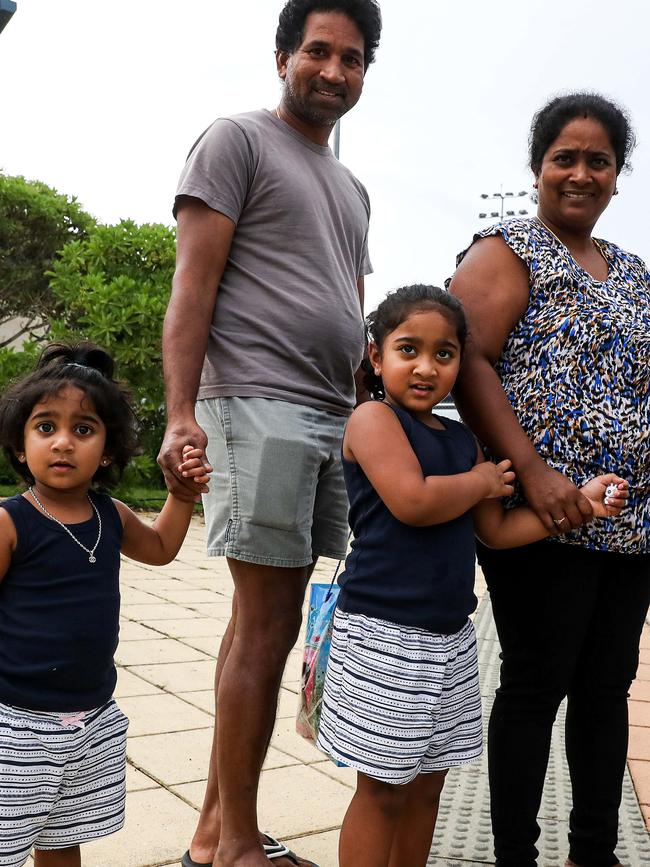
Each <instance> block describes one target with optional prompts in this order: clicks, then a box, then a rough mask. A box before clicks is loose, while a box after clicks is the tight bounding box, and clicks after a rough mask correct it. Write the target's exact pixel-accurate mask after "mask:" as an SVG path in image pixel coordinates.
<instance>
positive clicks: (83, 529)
mask: <svg viewBox="0 0 650 867" xmlns="http://www.w3.org/2000/svg"><path fill="white" fill-rule="evenodd" d="M136 444H137V440H136V421H135V417H134V414H133V410H132V408H131V404H130V399H129V395H128V392H127V391H126V390H125V388H124V387H123V386H122V385H121V384H120V383H118V382H116V381H115V380H114V379H113V362H112V360H111V358H110V357H109V356H108V355H107V354H106V353H105V352H104V351H102V350H101V349H99V348H97V347H95V346H93V345H92V344H87V343H82V344H77V345H76V346H66V345H62V344H54V345H51V346H50V347H48V348H47V349H46V350H45V351H44V352H43V354H42V356H41V358H40V360H39V362H38V365H37V367H36V369H35V370H34V371H33V372H32V373H31V374H30V375H28V376H27V377H26V378H24V379H23V380H22V381H20V382H18V383H16V384H15V385H13V386H12V387H11V388H9V390H8V391H7V392H6V393H5V394H4V395H3V396H2V398H1V399H0V445H2V446H3V447H4V450H5V453H6V454H7V456H8V457H9V460H10V462H11V463H12V465H13V466H14V468H15V469H16V470H17V471H18V473H19V474H20V475H21V476H22V477H23V478H24V479H25V480H26V482H27V484H28V485H29V488H28V490H27V491H26V492H25V493H24V494H20V495H18V496H15V497H12V498H10V499H8V500H6V501H4V502H3V503H0V507H1V508H0V865H3V867H18V865H21V864H24V863H25V861H26V860H27V858H28V856H29V852H30V850H31V849H32V847H34V849H35V852H34V858H35V863H36V865H37V867H78V865H79V864H80V863H81V857H80V850H79V844H80V843H83V842H86V841H88V840H92V839H94V838H96V837H101V836H104V835H105V834H110V833H112V832H113V831H117V830H118V829H119V828H121V827H122V825H123V823H124V800H125V771H126V729H127V725H128V720H127V719H126V717H125V716H124V714H123V713H122V712H121V711H120V710H119V708H118V707H117V705H116V704H115V702H114V701H113V699H112V694H113V689H114V687H115V681H116V676H117V675H116V671H115V665H114V663H113V653H114V651H115V649H116V647H117V640H118V628H119V627H118V617H119V605H120V595H119V585H118V577H119V565H120V551H121V552H122V553H123V554H126V555H127V556H129V557H131V558H133V559H135V560H139V561H141V562H143V563H151V564H154V565H162V564H164V563H169V562H170V561H171V560H173V558H174V557H175V556H176V554H177V553H178V550H179V549H180V547H181V544H182V542H183V539H184V537H185V533H186V532H187V528H188V525H189V522H190V517H191V515H192V509H193V500H192V499H188V501H187V502H185V501H182V500H179V499H177V498H176V497H173V496H171V495H170V496H169V497H168V498H167V501H166V503H165V505H164V506H163V509H162V511H161V513H160V515H159V516H158V517H157V518H156V520H155V521H154V523H153V525H148V524H145V523H143V522H142V521H141V520H140V519H139V518H138V517H137V515H135V513H134V512H132V511H131V509H129V508H128V506H125V505H124V503H120V502H119V501H117V500H113V499H111V497H109V496H108V495H107V494H104V493H100V492H99V491H98V490H97V488H99V487H108V486H111V485H113V484H114V483H116V482H117V481H118V480H119V478H120V476H121V474H122V471H123V470H124V468H125V467H126V465H127V463H128V461H129V458H130V457H131V456H132V455H133V454H134V451H135V449H136ZM201 457H202V452H200V451H199V450H195V449H192V448H191V447H189V446H188V447H186V448H185V450H184V463H183V464H182V465H181V468H180V469H181V470H182V472H184V473H185V474H186V475H187V476H188V477H191V478H194V481H195V482H196V483H197V495H198V494H199V493H200V492H201V491H202V490H206V487H205V486H206V482H207V481H208V478H209V469H210V468H209V467H207V466H204V465H203V463H202V461H201Z"/></svg>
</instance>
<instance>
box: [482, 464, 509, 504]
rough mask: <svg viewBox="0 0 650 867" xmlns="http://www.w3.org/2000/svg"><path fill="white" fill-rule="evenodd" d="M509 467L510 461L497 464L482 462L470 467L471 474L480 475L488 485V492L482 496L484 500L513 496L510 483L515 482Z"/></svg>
mask: <svg viewBox="0 0 650 867" xmlns="http://www.w3.org/2000/svg"><path fill="white" fill-rule="evenodd" d="M511 466H512V461H508V460H505V461H500V462H499V463H498V464H493V463H491V462H490V461H483V462H482V463H480V464H476V466H474V467H472V472H473V473H480V474H481V476H482V477H483V480H484V481H485V482H486V483H487V485H488V491H487V493H485V494H484V495H483V497H484V499H486V500H488V499H492V498H493V497H509V496H511V495H512V494H513V492H514V488H513V486H512V483H513V482H514V480H515V474H514V472H513V471H512V470H511V469H510V467H511Z"/></svg>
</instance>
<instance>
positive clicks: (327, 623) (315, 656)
mask: <svg viewBox="0 0 650 867" xmlns="http://www.w3.org/2000/svg"><path fill="white" fill-rule="evenodd" d="M338 595H339V587H338V584H334V583H332V584H312V585H311V589H310V595H309V614H308V615H307V629H306V634H305V649H304V651H303V657H302V677H301V682H300V704H299V706H298V715H297V717H296V731H297V732H298V734H299V735H302V737H303V738H306V739H307V740H308V741H311V742H312V743H313V744H315V743H316V738H317V737H318V726H319V723H320V715H321V709H322V705H323V686H324V684H325V671H326V669H327V660H328V658H329V655H330V647H331V644H332V623H333V620H334V609H335V608H336V600H337V599H338Z"/></svg>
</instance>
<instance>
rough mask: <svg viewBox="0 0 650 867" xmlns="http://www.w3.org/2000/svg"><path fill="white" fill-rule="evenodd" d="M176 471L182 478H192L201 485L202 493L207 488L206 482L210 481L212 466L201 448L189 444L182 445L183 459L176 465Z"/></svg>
mask: <svg viewBox="0 0 650 867" xmlns="http://www.w3.org/2000/svg"><path fill="white" fill-rule="evenodd" d="M178 472H179V473H180V474H181V475H182V476H183V477H184V478H189V479H192V480H193V481H194V482H196V484H198V485H201V490H202V492H203V493H205V492H206V491H207V490H208V488H207V483H208V482H209V481H210V473H211V472H212V466H211V465H210V464H209V463H208V462H207V460H206V459H205V452H204V451H203V449H197V448H194V447H193V446H191V445H186V446H183V460H182V462H181V463H180V464H179V465H178Z"/></svg>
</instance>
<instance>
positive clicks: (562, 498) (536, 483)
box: [518, 460, 602, 534]
mask: <svg viewBox="0 0 650 867" xmlns="http://www.w3.org/2000/svg"><path fill="white" fill-rule="evenodd" d="M518 473H519V481H520V483H521V486H522V487H523V490H524V496H525V497H526V501H527V503H528V505H529V506H530V507H531V509H532V510H533V511H534V512H535V513H536V515H537V517H538V518H539V519H540V521H541V522H542V524H543V525H544V527H545V528H546V530H547V531H548V532H549V533H550V534H555V533H557V532H558V529H559V531H560V532H562V533H567V532H568V531H569V530H575V529H577V528H578V527H581V526H582V525H583V524H586V523H588V522H589V521H591V520H592V518H593V517H594V511H593V503H592V501H591V500H590V499H588V498H587V497H586V496H585V495H584V494H583V493H582V492H581V491H580V490H578V488H577V487H576V486H575V485H574V484H573V482H571V481H569V479H567V478H566V476H563V475H562V473H559V472H558V471H557V470H554V469H552V468H551V467H549V466H547V464H545V463H544V462H543V461H542V460H538V461H536V462H535V464H533V465H532V466H530V467H527V468H526V469H525V470H524V469H521V468H520V469H519V471H518ZM601 502H602V497H601Z"/></svg>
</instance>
